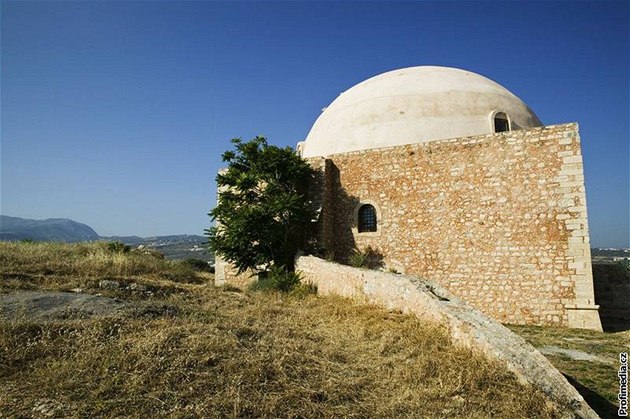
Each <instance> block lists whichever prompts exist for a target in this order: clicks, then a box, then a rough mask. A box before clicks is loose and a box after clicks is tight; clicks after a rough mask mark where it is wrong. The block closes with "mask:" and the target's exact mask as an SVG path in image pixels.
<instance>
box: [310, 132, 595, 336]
mask: <svg viewBox="0 0 630 419" xmlns="http://www.w3.org/2000/svg"><path fill="white" fill-rule="evenodd" d="M319 165H320V167H325V170H326V172H327V174H326V176H329V177H332V178H331V179H330V180H329V181H328V182H329V185H330V186H328V188H329V190H326V191H322V194H321V196H324V197H328V196H329V197H330V200H331V201H332V202H325V203H324V205H323V208H325V211H324V214H323V219H324V221H325V222H326V223H327V225H328V226H331V228H322V229H321V230H320V231H321V232H322V234H323V239H322V243H323V244H324V247H325V248H326V249H327V250H328V251H329V252H331V253H332V252H334V254H335V259H337V260H344V259H346V258H347V257H348V255H349V254H350V253H351V252H352V249H353V248H355V247H356V248H359V249H363V248H365V247H367V246H371V247H372V248H373V249H376V251H377V252H378V253H380V254H381V255H382V256H383V262H384V264H385V267H386V268H389V269H394V270H396V271H398V272H404V273H409V274H415V275H420V276H422V277H423V278H428V279H430V280H433V281H435V282H437V283H439V284H441V285H443V286H444V287H446V288H447V289H448V290H449V291H451V292H452V293H453V294H455V295H457V296H458V297H460V298H462V299H464V300H466V301H467V302H469V303H470V304H471V305H473V306H474V307H476V308H478V309H480V310H482V311H484V312H485V313H486V314H488V315H490V316H492V317H493V318H495V319H497V320H499V321H501V322H507V323H517V324H539V325H552V324H555V325H564V326H570V327H582V328H591V329H598V330H601V324H600V323H599V317H598V314H597V306H596V305H595V301H594V294H593V280H592V271H591V260H590V244H589V234H588V223H587V212H586V197H585V191H584V176H583V170H582V156H581V150H580V138H579V135H578V127H577V124H563V125H556V126H550V127H542V128H534V129H527V130H519V131H510V132H505V133H498V134H489V135H481V136H474V137H466V138H458V139H452V140H443V141H434V142H429V143H421V144H412V145H403V146H396V147H389V148H381V149H373V150H364V151H356V152H349V153H343V154H336V155H332V156H328V158H327V163H326V164H322V163H321V162H320V163H319ZM323 184H326V182H324V183H323ZM363 203H370V204H372V205H373V206H374V207H375V208H376V212H377V216H378V230H377V232H370V233H358V231H357V219H356V214H357V209H358V207H359V206H360V205H361V204H363ZM331 218H332V221H331Z"/></svg>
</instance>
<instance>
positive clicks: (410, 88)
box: [298, 66, 542, 157]
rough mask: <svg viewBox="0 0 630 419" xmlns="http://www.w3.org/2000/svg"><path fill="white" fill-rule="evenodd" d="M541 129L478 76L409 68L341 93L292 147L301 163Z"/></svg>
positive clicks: (523, 110)
mask: <svg viewBox="0 0 630 419" xmlns="http://www.w3.org/2000/svg"><path fill="white" fill-rule="evenodd" d="M497 113H499V115H500V116H501V117H505V116H507V119H508V120H509V126H510V128H511V129H513V130H516V129H522V128H533V127H538V126H541V125H542V124H541V122H540V120H539V119H538V117H536V115H535V114H534V113H533V112H532V111H531V109H529V108H528V107H527V105H525V103H523V102H522V101H521V100H520V99H519V98H518V97H516V96H515V95H514V94H512V93H511V92H510V91H508V90H507V89H505V88H504V87H502V86H501V85H499V84H497V83H495V82H493V81H492V80H489V79H487V78H485V77H483V76H480V75H479V74H475V73H472V72H470V71H465V70H459V69H456V68H449V67H432V66H422V67H409V68H403V69H400V70H394V71H389V72H387V73H383V74H380V75H378V76H375V77H372V78H370V79H368V80H365V81H363V82H361V83H359V84H357V85H356V86H354V87H352V88H350V89H349V90H347V91H345V92H343V93H341V95H339V97H338V98H337V99H335V100H334V101H333V103H331V104H330V106H328V107H327V108H325V110H324V111H323V113H322V114H321V115H320V117H319V118H318V119H317V121H315V124H314V125H313V128H311V131H310V133H309V134H308V137H307V138H306V140H305V141H304V142H302V143H300V144H298V151H299V152H300V153H301V154H302V156H304V157H314V156H327V155H330V154H336V153H343V152H347V151H355V150H365V149H371V148H380V147H389V146H395V145H402V144H414V143H421V142H427V141H433V140H441V139H447V138H458V137H465V136H470V135H481V134H490V133H492V132H494V129H495V128H494V117H495V115H496V114H497Z"/></svg>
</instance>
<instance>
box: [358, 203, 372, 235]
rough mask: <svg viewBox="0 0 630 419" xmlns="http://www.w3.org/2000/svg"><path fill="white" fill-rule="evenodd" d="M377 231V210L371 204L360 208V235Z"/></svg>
mask: <svg viewBox="0 0 630 419" xmlns="http://www.w3.org/2000/svg"><path fill="white" fill-rule="evenodd" d="M367 231H376V209H374V207H373V206H372V205H370V204H365V205H361V208H359V233H363V232H367Z"/></svg>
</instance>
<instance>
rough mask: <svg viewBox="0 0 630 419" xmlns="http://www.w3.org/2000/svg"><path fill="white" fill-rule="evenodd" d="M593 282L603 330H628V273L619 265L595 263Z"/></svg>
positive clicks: (629, 287)
mask: <svg viewBox="0 0 630 419" xmlns="http://www.w3.org/2000/svg"><path fill="white" fill-rule="evenodd" d="M593 282H594V285H595V302H596V303H597V304H598V305H599V313H600V316H601V320H602V326H603V328H604V330H605V331H620V330H630V271H628V270H627V269H626V268H625V267H624V266H622V265H621V264H620V263H596V264H593Z"/></svg>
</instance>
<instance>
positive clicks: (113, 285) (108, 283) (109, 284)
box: [98, 279, 120, 290]
mask: <svg viewBox="0 0 630 419" xmlns="http://www.w3.org/2000/svg"><path fill="white" fill-rule="evenodd" d="M98 287H99V288H104V289H107V290H115V289H118V287H120V284H119V283H118V281H112V280H109V279H103V280H102V281H100V282H99V283H98Z"/></svg>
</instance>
